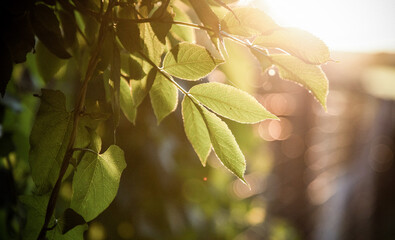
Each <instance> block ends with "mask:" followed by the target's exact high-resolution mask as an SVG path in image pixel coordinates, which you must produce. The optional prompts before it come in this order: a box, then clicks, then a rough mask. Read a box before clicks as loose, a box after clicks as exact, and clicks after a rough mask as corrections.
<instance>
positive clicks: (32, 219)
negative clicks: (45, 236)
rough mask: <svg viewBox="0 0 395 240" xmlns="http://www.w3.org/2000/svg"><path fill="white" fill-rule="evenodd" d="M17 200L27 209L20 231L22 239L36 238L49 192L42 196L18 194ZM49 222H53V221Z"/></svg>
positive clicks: (42, 222) (41, 223) (42, 220)
mask: <svg viewBox="0 0 395 240" xmlns="http://www.w3.org/2000/svg"><path fill="white" fill-rule="evenodd" d="M19 200H20V201H21V203H22V204H23V205H24V206H25V207H26V210H27V218H26V225H25V228H24V229H23V232H22V236H23V239H27V240H30V239H31V240H36V239H37V237H38V235H39V233H40V230H41V228H42V226H43V225H44V219H45V211H46V208H47V204H48V200H49V194H46V195H43V196H33V195H24V196H20V197H19ZM50 224H53V221H51V223H50Z"/></svg>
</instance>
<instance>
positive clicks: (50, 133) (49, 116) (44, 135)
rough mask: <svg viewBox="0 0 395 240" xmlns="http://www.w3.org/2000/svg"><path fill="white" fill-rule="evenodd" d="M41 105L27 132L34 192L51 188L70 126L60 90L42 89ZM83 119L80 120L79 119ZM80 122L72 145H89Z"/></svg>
mask: <svg viewBox="0 0 395 240" xmlns="http://www.w3.org/2000/svg"><path fill="white" fill-rule="evenodd" d="M40 98H41V105H40V108H39V110H38V113H37V117H36V120H35V122H34V125H33V128H32V132H31V134H30V158H29V163H30V167H31V170H32V178H33V181H34V183H35V184H36V187H37V189H38V192H41V193H44V192H46V191H48V190H49V189H51V188H52V186H53V185H54V184H55V182H56V179H57V177H58V174H59V170H60V166H61V163H62V160H63V157H64V154H65V152H66V147H67V144H68V139H70V134H71V130H72V127H73V126H72V125H73V119H72V116H73V114H72V113H71V112H68V111H67V109H66V98H65V96H64V95H63V93H62V92H60V91H54V90H47V89H42V96H41V97H40ZM82 120H83V119H82ZM83 122H84V121H81V122H80V123H81V124H79V125H78V129H77V138H76V142H75V145H74V147H79V148H83V147H86V146H87V145H88V144H89V134H88V132H87V130H86V128H85V126H86V125H85V124H84V123H83Z"/></svg>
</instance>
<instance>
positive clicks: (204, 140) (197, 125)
mask: <svg viewBox="0 0 395 240" xmlns="http://www.w3.org/2000/svg"><path fill="white" fill-rule="evenodd" d="M181 105H182V119H183V121H184V129H185V134H186V136H187V138H188V140H189V142H190V143H191V144H192V147H193V149H194V150H195V152H196V154H197V155H198V157H199V159H200V162H201V163H202V164H203V166H206V161H207V157H208V155H209V153H210V150H211V141H210V136H209V134H208V130H207V127H206V123H205V122H204V119H203V117H202V114H201V113H200V111H199V109H198V107H197V106H196V105H195V104H194V103H193V102H192V100H191V99H190V98H189V97H187V96H185V97H184V100H183V101H182V104H181Z"/></svg>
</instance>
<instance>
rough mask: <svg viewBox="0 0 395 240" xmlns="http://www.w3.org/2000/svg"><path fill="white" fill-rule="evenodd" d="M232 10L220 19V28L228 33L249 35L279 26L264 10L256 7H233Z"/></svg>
mask: <svg viewBox="0 0 395 240" xmlns="http://www.w3.org/2000/svg"><path fill="white" fill-rule="evenodd" d="M233 12H234V14H233V13H232V12H229V13H228V14H226V16H225V17H224V18H223V19H222V21H221V26H222V30H223V31H225V32H227V33H230V34H235V35H240V36H244V37H251V36H256V35H260V34H263V33H266V32H269V31H271V30H273V29H276V28H278V27H279V26H278V25H277V24H276V23H275V22H274V21H273V19H272V18H271V17H269V16H268V15H267V14H266V13H265V12H263V11H261V10H258V9H256V8H235V9H233ZM235 15H236V16H237V18H236V17H235Z"/></svg>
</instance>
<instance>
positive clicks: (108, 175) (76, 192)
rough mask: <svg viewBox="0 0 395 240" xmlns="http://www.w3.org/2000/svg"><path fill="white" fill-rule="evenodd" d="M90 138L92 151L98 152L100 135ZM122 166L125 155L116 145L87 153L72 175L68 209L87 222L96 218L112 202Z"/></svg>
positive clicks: (123, 167)
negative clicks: (92, 140)
mask: <svg viewBox="0 0 395 240" xmlns="http://www.w3.org/2000/svg"><path fill="white" fill-rule="evenodd" d="M93 137H94V138H96V141H95V146H92V148H94V149H100V148H101V141H100V140H99V139H98V138H99V136H97V135H94V136H93ZM125 167H126V162H125V158H124V153H123V151H122V150H121V149H120V148H119V147H118V146H116V145H111V146H110V147H109V148H108V149H107V150H106V151H105V152H104V153H102V154H96V153H92V152H86V153H85V155H84V157H83V158H82V159H81V162H80V163H79V164H78V167H77V169H76V172H75V174H74V178H73V195H72V198H71V203H70V207H71V208H72V209H74V210H75V211H76V212H77V213H79V214H80V215H81V216H82V217H84V219H85V221H87V222H88V221H91V220H92V219H94V218H95V217H97V215H99V214H100V213H101V212H103V211H104V210H105V209H106V208H107V207H108V206H109V205H110V203H111V202H112V201H113V200H114V198H115V196H116V194H117V192H118V187H119V181H120V178H121V173H122V171H123V170H124V169H125Z"/></svg>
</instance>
